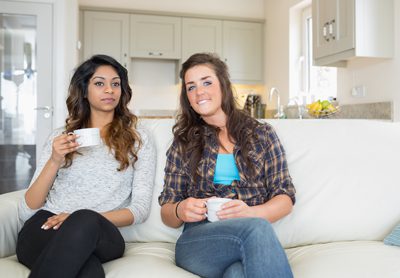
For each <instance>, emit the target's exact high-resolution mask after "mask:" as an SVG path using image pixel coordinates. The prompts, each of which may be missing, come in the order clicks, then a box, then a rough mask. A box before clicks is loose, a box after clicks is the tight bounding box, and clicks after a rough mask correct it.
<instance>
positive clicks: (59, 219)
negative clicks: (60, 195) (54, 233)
mask: <svg viewBox="0 0 400 278" xmlns="http://www.w3.org/2000/svg"><path fill="white" fill-rule="evenodd" d="M68 216H69V213H66V212H62V213H60V214H58V215H53V216H52V217H49V218H47V221H46V222H45V223H44V224H43V225H42V227H41V228H42V229H43V230H48V229H51V228H53V230H57V229H58V228H60V226H61V224H62V223H63V222H64V221H65V219H67V218H68Z"/></svg>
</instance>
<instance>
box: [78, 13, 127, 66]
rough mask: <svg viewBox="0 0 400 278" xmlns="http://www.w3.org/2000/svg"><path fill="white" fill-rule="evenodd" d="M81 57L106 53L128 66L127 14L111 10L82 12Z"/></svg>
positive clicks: (85, 57)
mask: <svg viewBox="0 0 400 278" xmlns="http://www.w3.org/2000/svg"><path fill="white" fill-rule="evenodd" d="M82 38H83V56H84V57H83V58H84V59H87V58H89V57H90V56H92V55H94V54H107V55H110V56H112V57H114V58H115V59H116V60H118V61H119V62H120V63H121V64H122V65H124V66H125V67H128V66H129V65H128V63H129V57H128V51H129V15H128V14H123V13H112V12H95V11H84V12H83V36H82Z"/></svg>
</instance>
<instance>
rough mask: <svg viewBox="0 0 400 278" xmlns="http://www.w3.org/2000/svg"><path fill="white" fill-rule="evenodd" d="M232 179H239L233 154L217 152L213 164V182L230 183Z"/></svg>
mask: <svg viewBox="0 0 400 278" xmlns="http://www.w3.org/2000/svg"><path fill="white" fill-rule="evenodd" d="M234 180H240V176H239V170H238V168H237V166H236V162H235V157H234V156H233V154H221V153H220V154H218V156H217V162H216V165H215V173H214V183H215V184H224V185H230V184H232V182H233V181H234Z"/></svg>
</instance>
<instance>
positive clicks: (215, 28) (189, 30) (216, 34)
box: [182, 18, 222, 61]
mask: <svg viewBox="0 0 400 278" xmlns="http://www.w3.org/2000/svg"><path fill="white" fill-rule="evenodd" d="M198 52H211V53H217V54H218V55H219V56H220V57H222V21H221V20H213V19H198V18H183V19H182V61H186V60H187V58H189V57H190V56H191V55H192V54H194V53H198Z"/></svg>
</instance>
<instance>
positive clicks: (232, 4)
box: [79, 0, 264, 19]
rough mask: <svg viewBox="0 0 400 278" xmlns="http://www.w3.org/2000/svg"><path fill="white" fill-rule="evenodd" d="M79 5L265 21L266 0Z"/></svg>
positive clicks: (103, 0) (89, 1) (84, 0)
mask: <svg viewBox="0 0 400 278" xmlns="http://www.w3.org/2000/svg"><path fill="white" fill-rule="evenodd" d="M79 5H80V6H90V7H94V6H95V7H108V8H114V9H119V8H126V9H133V10H145V11H161V12H174V13H190V14H200V15H217V16H228V17H229V16H232V17H243V18H255V19H264V0H217V1H215V0H201V1H199V0H113V1H109V0H96V1H93V0H79Z"/></svg>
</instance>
